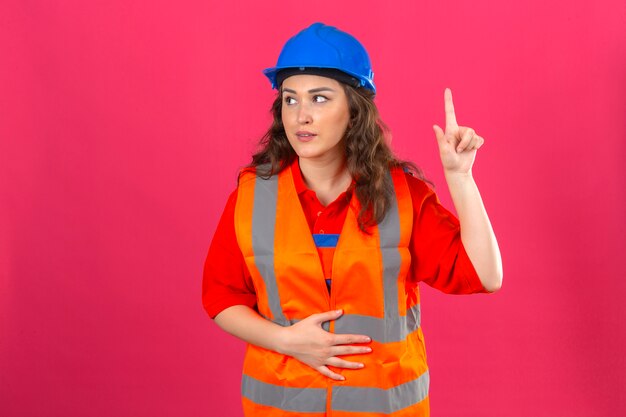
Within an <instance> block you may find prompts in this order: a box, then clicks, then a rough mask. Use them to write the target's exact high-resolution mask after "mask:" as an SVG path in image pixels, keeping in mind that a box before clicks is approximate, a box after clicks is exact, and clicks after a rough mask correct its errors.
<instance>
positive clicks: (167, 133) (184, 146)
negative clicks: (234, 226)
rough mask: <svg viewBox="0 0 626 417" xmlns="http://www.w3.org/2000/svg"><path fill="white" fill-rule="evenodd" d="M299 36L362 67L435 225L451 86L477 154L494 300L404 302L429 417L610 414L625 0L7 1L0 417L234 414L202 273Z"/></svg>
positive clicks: (233, 360) (615, 398)
mask: <svg viewBox="0 0 626 417" xmlns="http://www.w3.org/2000/svg"><path fill="white" fill-rule="evenodd" d="M314 21H323V22H325V23H328V24H332V25H335V26H337V27H339V28H341V29H344V30H346V31H348V32H350V33H353V34H354V35H355V36H356V37H357V38H359V39H360V40H361V41H362V42H363V43H364V44H365V45H366V47H367V49H368V50H369V52H370V55H371V58H372V61H373V63H374V70H375V72H376V77H375V80H376V82H377V86H378V89H379V95H378V97H377V101H378V104H379V107H380V111H381V113H382V116H383V119H384V120H385V121H386V122H387V123H388V124H389V126H390V127H391V129H392V131H393V135H394V142H393V145H394V147H395V149H396V150H397V152H398V153H399V154H400V156H402V157H404V158H409V159H413V160H415V161H416V162H417V163H418V164H419V165H421V166H422V167H423V168H424V169H425V171H426V173H427V175H428V176H429V177H430V178H431V179H433V180H434V181H435V183H436V184H437V186H438V187H437V190H438V193H439V195H440V197H441V199H442V201H443V202H444V203H445V204H447V205H448V206H450V198H449V195H448V191H447V187H446V184H445V181H444V179H443V175H442V172H441V165H440V161H439V159H438V158H439V157H438V153H437V147H436V142H435V138H434V134H433V132H432V129H431V126H432V124H433V123H438V124H442V123H443V122H444V113H443V90H444V88H445V87H451V88H452V91H453V94H454V100H455V105H456V111H457V119H458V121H459V124H461V125H466V126H472V127H473V128H475V129H476V131H477V132H478V133H479V134H480V135H482V136H484V137H485V139H486V143H485V146H484V147H483V148H482V149H481V150H480V151H479V154H478V157H477V160H476V164H475V166H474V175H475V178H476V181H477V183H478V184H479V187H480V190H481V192H482V195H483V199H484V202H485V205H486V207H487V209H488V212H489V215H490V218H491V220H492V224H493V226H494V229H495V231H496V235H497V237H498V240H499V243H500V248H501V251H502V254H503V261H504V271H505V274H504V287H503V289H502V290H501V291H500V293H498V294H496V295H493V296H485V295H479V296H472V297H458V296H457V297H455V296H446V295H443V294H440V293H438V292H436V291H434V290H432V289H430V288H423V300H422V301H423V326H424V332H425V334H426V343H427V349H428V353H429V361H430V365H431V374H432V384H431V405H432V409H433V415H435V416H464V417H470V416H511V417H517V416H520V417H521V416H603V417H606V416H623V415H626V399H625V396H626V395H625V392H626V360H625V359H624V352H625V351H626V349H625V347H624V342H625V341H626V325H625V319H626V313H625V309H624V307H622V303H623V302H624V300H625V298H626V273H625V272H624V259H625V258H626V250H625V249H626V248H625V246H626V245H625V238H624V234H625V232H626V221H625V220H626V216H625V214H624V213H626V191H625V190H626V184H625V182H626V174H625V173H624V163H625V162H626V161H625V151H626V147H625V145H624V143H625V140H626V134H625V133H624V132H625V128H626V118H625V115H626V2H624V1H623V0H605V1H593V2H589V1H581V0H569V1H566V0H563V1H546V0H528V1H524V2H522V1H516V2H504V1H485V0H473V1H460V0H455V1H436V2H435V1H430V2H426V1H413V0H405V1H394V2H388V5H386V6H383V2H373V1H372V2H369V3H368V2H364V1H343V2H338V1H316V2H308V3H307V2H252V1H248V2H216V1H177V2H164V1H133V2H128V1H126V0H109V1H98V2H95V1H89V2H85V1H82V0H74V1H69V0H68V1H60V0H58V1H53V2H51V1H24V0H3V1H2V5H1V6H0V414H1V415H2V416H8V417H13V416H65V417H73V416H201V415H205V416H241V411H240V398H239V379H240V373H241V369H240V366H241V360H242V354H243V349H244V344H243V343H242V342H240V341H238V340H236V339H235V338H233V337H231V336H229V335H227V334H225V333H223V332H222V331H221V330H220V329H219V328H218V327H217V326H216V325H215V324H214V323H212V322H211V321H210V320H209V319H208V317H207V316H206V314H205V312H204V311H203V309H202V306H201V300H200V289H201V279H202V265H203V262H204V257H205V255H206V251H207V249H208V245H209V242H210V239H211V236H212V233H213V230H214V228H215V226H216V224H217V221H218V218H219V215H220V213H221V210H222V207H223V205H224V203H225V199H226V196H227V195H228V193H229V192H230V191H232V190H233V189H234V186H235V176H236V173H237V170H238V168H239V167H240V166H242V165H243V164H245V163H247V162H248V161H249V157H250V153H251V151H252V150H253V149H254V145H255V143H256V140H257V139H258V138H259V137H260V136H261V134H262V133H263V132H264V130H265V129H266V127H267V125H268V122H269V120H270V119H269V114H268V110H269V107H270V103H271V100H272V98H273V95H274V93H273V92H272V91H271V90H270V86H269V83H268V82H267V80H266V79H265V78H264V77H263V75H262V74H261V70H262V69H263V68H265V67H268V66H272V65H273V64H274V63H275V61H276V58H277V56H278V53H279V51H280V48H281V46H282V44H283V42H284V41H285V40H286V39H287V38H288V37H289V36H291V35H293V34H294V33H295V32H297V31H298V30H300V29H302V28H304V27H306V26H308V25H309V24H310V23H312V22H314Z"/></svg>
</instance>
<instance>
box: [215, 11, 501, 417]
mask: <svg viewBox="0 0 626 417" xmlns="http://www.w3.org/2000/svg"><path fill="white" fill-rule="evenodd" d="M264 73H265V75H266V76H267V77H268V78H269V80H270V81H271V83H272V87H273V88H276V89H278V95H277V98H276V100H275V102H274V104H273V106H272V113H273V116H274V122H273V124H272V126H271V128H270V129H269V130H268V132H267V133H266V135H265V136H264V138H263V140H262V141H261V150H260V151H259V152H258V153H257V154H255V155H254V156H253V160H252V164H251V165H250V166H249V167H247V168H246V169H244V170H242V172H241V174H240V177H239V183H238V187H237V190H235V191H234V192H233V193H232V194H231V196H230V198H229V200H228V202H227V204H226V208H225V210H224V213H223V215H222V218H221V220H220V223H219V225H218V227H217V230H216V232H215V236H214V238H213V241H212V243H211V247H210V249H209V253H208V256H207V259H206V263H205V274H204V281H203V303H204V306H205V308H206V310H207V312H208V313H209V315H210V316H211V317H212V318H214V319H215V321H216V323H217V324H218V325H219V326H220V327H221V328H223V329H224V330H226V331H227V332H229V333H231V334H233V335H235V336H237V337H239V338H241V339H243V340H244V341H246V342H248V349H247V351H246V357H245V361H244V369H243V380H242V395H243V406H244V411H245V415H246V416H261V415H262V416H266V415H270V416H298V415H307V416H331V415H332V416H409V415H410V416H427V415H429V404H428V386H429V374H428V367H427V365H426V353H425V350H424V341H423V334H422V330H421V327H420V308H419V307H420V304H419V289H418V283H419V282H420V281H422V282H425V283H427V284H429V285H431V286H433V287H435V288H438V289H440V290H442V291H444V292H446V293H456V294H469V293H477V292H493V291H496V290H497V289H499V288H500V286H501V281H502V266H501V259H500V254H499V249H498V246H497V242H496V239H495V236H494V234H493V231H492V229H491V225H490V223H489V219H488V217H487V213H486V211H485V209H484V207H483V204H482V200H481V198H480V194H479V192H478V188H477V187H476V184H475V182H474V180H473V178H472V174H471V167H472V164H473V162H474V157H475V155H476V151H477V150H478V149H479V148H480V146H481V145H482V144H483V139H482V138H481V137H480V136H478V135H476V134H475V132H474V130H473V129H471V128H469V127H462V126H458V125H457V123H456V120H455V115H454V107H453V103H452V96H451V92H450V90H448V89H446V91H445V93H444V101H445V112H446V126H445V131H444V130H443V129H441V128H440V127H438V126H436V125H435V126H433V129H434V131H435V136H436V138H437V141H438V143H439V149H440V155H441V160H442V164H443V168H444V171H445V176H446V181H447V183H448V186H449V188H450V193H451V195H452V198H453V201H454V204H455V207H456V209H457V212H458V215H459V220H460V223H459V220H457V219H456V218H455V217H454V216H453V215H452V214H451V213H450V212H449V211H447V210H446V209H445V208H443V207H442V206H441V205H440V203H439V201H438V199H437V196H436V195H435V194H434V192H433V191H432V189H431V188H430V187H429V186H428V185H427V184H426V183H425V182H424V180H423V178H422V176H421V173H420V171H419V169H417V168H416V167H414V166H413V165H412V164H410V163H407V162H402V161H399V160H397V159H396V158H395V157H394V156H393V154H392V152H391V150H390V149H389V147H388V145H387V144H386V142H385V136H384V133H385V132H384V126H385V125H384V124H383V122H382V121H381V120H380V118H379V115H378V111H377V109H376V106H375V104H374V102H373V98H374V95H375V92H376V87H375V85H374V82H373V72H372V70H371V65H370V60H369V56H368V55H367V52H366V50H365V49H364V48H363V46H362V45H361V44H360V43H359V41H357V40H356V39H355V38H354V37H352V36H351V35H349V34H347V33H345V32H342V31H340V30H338V29H336V28H334V27H331V26H326V25H324V24H322V23H315V24H313V25H311V26H310V27H308V28H306V29H304V30H302V31H301V32H299V33H298V34H297V35H295V36H294V37H292V38H291V39H290V40H289V41H288V42H287V43H286V44H285V46H284V47H283V50H282V51H281V54H280V57H279V59H278V63H277V65H276V67H273V68H269V69H267V70H265V71H264ZM409 172H412V173H413V174H414V175H411V174H410V173H409Z"/></svg>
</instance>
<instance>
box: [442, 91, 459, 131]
mask: <svg viewBox="0 0 626 417" xmlns="http://www.w3.org/2000/svg"><path fill="white" fill-rule="evenodd" d="M443 101H444V105H445V109H446V127H458V125H457V123H456V115H455V114H454V104H453V103H452V91H451V90H450V89H449V88H446V89H445V91H444V92H443Z"/></svg>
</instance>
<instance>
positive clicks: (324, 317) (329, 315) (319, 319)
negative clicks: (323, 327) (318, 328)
mask: <svg viewBox="0 0 626 417" xmlns="http://www.w3.org/2000/svg"><path fill="white" fill-rule="evenodd" d="M342 314H343V311H342V310H332V311H326V312H324V313H317V314H311V315H310V316H309V318H310V319H312V320H313V322H315V323H317V324H322V323H324V322H325V321H330V320H337V319H338V318H339V317H341V315H342Z"/></svg>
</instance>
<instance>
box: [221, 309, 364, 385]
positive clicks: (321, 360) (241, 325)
mask: <svg viewBox="0 0 626 417" xmlns="http://www.w3.org/2000/svg"><path fill="white" fill-rule="evenodd" d="M341 314H342V311H341V310H335V311H328V312H325V313H319V314H313V315H311V316H309V317H307V318H306V319H304V320H301V321H299V322H297V323H296V324H294V325H291V326H288V327H283V326H279V325H278V324H276V323H273V322H271V321H269V320H266V319H264V318H263V317H261V316H260V315H259V314H258V313H257V312H256V311H254V310H252V309H251V308H250V307H248V306H243V305H236V306H232V307H229V308H227V309H225V310H223V311H222V312H221V313H219V314H218V315H217V316H216V317H215V322H216V323H217V325H218V326H220V327H221V328H222V329H223V330H225V331H226V332H228V333H230V334H232V335H233V336H235V337H238V338H239V339H242V340H244V341H246V342H248V343H251V344H253V345H256V346H259V347H262V348H265V349H268V350H273V351H274V352H278V353H280V354H283V355H288V356H292V357H294V358H296V359H297V360H299V361H300V362H302V363H304V364H306V365H308V366H310V367H311V368H313V369H315V370H316V371H318V372H319V373H321V374H322V375H325V376H327V377H329V378H332V379H335V380H338V381H343V380H344V379H345V378H344V377H343V376H342V375H339V374H337V373H335V372H333V371H331V370H330V369H329V368H328V366H326V365H331V366H335V367H337V368H348V369H360V368H362V367H363V364H361V363H358V362H350V361H346V360H344V359H340V358H338V357H337V356H340V355H353V354H360V353H369V352H371V351H372V349H371V348H369V347H367V346H349V345H350V344H354V343H367V342H369V341H370V340H371V339H370V338H369V337H367V336H363V335H347V334H333V333H329V332H327V331H326V330H324V329H322V323H324V322H326V321H330V320H336V319H338V318H339V317H340V316H341Z"/></svg>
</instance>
